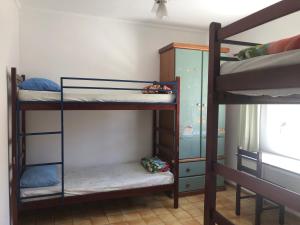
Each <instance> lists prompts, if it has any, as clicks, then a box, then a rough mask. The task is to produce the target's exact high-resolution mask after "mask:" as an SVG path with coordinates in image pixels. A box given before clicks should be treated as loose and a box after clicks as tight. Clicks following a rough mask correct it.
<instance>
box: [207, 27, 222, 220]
mask: <svg viewBox="0 0 300 225" xmlns="http://www.w3.org/2000/svg"><path fill="white" fill-rule="evenodd" d="M220 29H221V24H219V23H211V25H210V33H209V70H208V101H207V102H208V105H207V110H208V113H207V142H206V149H207V151H206V176H205V202H204V225H215V221H214V213H215V212H216V192H217V184H216V181H217V177H216V173H215V172H214V164H215V163H217V148H218V146H217V143H218V117H219V105H218V102H217V97H216V83H215V82H216V78H217V77H218V76H219V75H220V49H221V43H220V41H218V39H217V34H218V30H220Z"/></svg>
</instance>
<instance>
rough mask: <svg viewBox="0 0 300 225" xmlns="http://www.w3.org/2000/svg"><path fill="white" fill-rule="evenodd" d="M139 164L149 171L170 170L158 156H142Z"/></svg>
mask: <svg viewBox="0 0 300 225" xmlns="http://www.w3.org/2000/svg"><path fill="white" fill-rule="evenodd" d="M141 164H142V166H143V167H144V168H145V169H146V170H147V171H149V172H151V173H157V172H167V171H169V170H170V166H169V164H168V163H167V162H164V161H162V160H160V159H159V158H158V157H150V158H147V157H145V158H142V160H141Z"/></svg>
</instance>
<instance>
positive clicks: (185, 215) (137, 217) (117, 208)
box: [21, 186, 300, 225]
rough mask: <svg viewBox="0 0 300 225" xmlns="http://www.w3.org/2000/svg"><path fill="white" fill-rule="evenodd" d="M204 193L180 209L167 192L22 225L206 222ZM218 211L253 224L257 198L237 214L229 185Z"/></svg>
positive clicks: (31, 217)
mask: <svg viewBox="0 0 300 225" xmlns="http://www.w3.org/2000/svg"><path fill="white" fill-rule="evenodd" d="M203 201H204V195H196V196H189V197H182V198H180V208H179V209H173V208H172V205H173V201H172V199H170V198H168V197H167V196H165V195H164V194H160V195H155V196H148V197H138V198H128V199H118V200H110V201H102V202H100V203H97V204H95V203H93V204H85V205H81V206H72V207H68V208H64V209H55V210H53V209H52V210H47V211H41V212H38V213H37V212H36V213H35V214H33V213H30V214H27V215H26V214H25V215H23V217H22V222H21V225H107V224H110V225H202V224H203V207H204V204H203ZM217 203H218V205H217V206H218V210H219V211H220V212H221V213H222V214H223V215H225V216H226V217H228V218H230V220H231V221H232V222H234V223H235V224H237V225H252V224H253V221H254V200H251V199H249V200H248V199H247V200H243V201H242V210H241V214H242V215H241V216H240V217H237V216H236V215H235V213H234V208H235V190H234V189H233V188H232V187H230V186H229V187H227V190H226V191H223V192H219V193H218V199H217ZM277 221H278V220H277V213H276V212H275V211H274V210H272V211H266V212H264V213H263V216H262V225H276V224H278V222H277ZM285 224H286V225H300V218H297V217H295V216H293V215H291V214H288V213H287V214H286V223H285Z"/></svg>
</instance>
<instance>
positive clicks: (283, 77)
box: [204, 0, 300, 225]
mask: <svg viewBox="0 0 300 225" xmlns="http://www.w3.org/2000/svg"><path fill="white" fill-rule="evenodd" d="M299 10H300V1H299V0H283V1H280V2H278V3H276V4H274V5H271V6H269V7H267V8H265V9H263V10H261V11H258V12H256V13H254V14H252V15H250V16H247V17H245V18H243V19H241V20H238V21H236V22H234V23H232V24H230V25H228V26H226V27H223V28H221V24H219V23H212V24H211V25H210V33H209V36H210V37H209V80H208V112H209V113H208V122H207V149H208V151H207V161H206V174H207V175H206V182H205V184H206V187H205V209H204V224H205V225H215V224H220V225H233V223H232V222H230V221H229V220H228V219H227V218H225V217H224V216H223V215H222V214H221V213H219V212H218V211H217V210H216V176H217V175H220V176H223V177H224V178H225V179H228V180H231V181H233V182H235V183H238V184H240V185H242V186H243V187H245V188H247V189H249V190H252V191H253V192H255V193H258V194H260V195H262V196H265V197H266V198H269V199H271V200H273V201H275V202H277V203H279V204H282V205H285V206H287V207H289V208H291V209H293V210H296V211H298V212H299V211H300V203H299V202H300V194H298V193H295V192H292V191H290V190H287V189H285V188H283V187H280V186H278V185H274V184H272V183H269V182H267V181H265V180H263V179H260V178H256V177H254V176H251V175H248V174H245V173H243V172H240V171H237V170H234V169H232V168H229V167H227V166H224V165H222V164H219V163H218V161H217V135H218V108H219V104H293V103H295V104H299V103H300V97H299V96H287V97H269V96H245V95H237V94H231V93H229V92H230V91H242V90H259V89H279V88H293V87H295V88H300V76H299V75H300V74H299V71H300V66H299V65H296V66H295V65H293V66H285V67H282V68H276V69H261V70H257V71H254V72H253V71H252V72H241V73H235V74H228V75H224V76H220V61H221V60H226V61H234V60H235V59H233V58H230V57H220V49H221V43H224V44H233V45H242V46H255V45H256V43H249V42H242V41H233V40H226V39H227V38H229V37H232V36H234V35H236V34H239V33H241V32H244V31H247V30H250V29H252V28H255V27H257V26H260V25H262V24H265V23H267V22H269V21H272V20H275V19H278V18H280V17H283V16H286V15H288V14H291V13H294V12H297V11H299ZM295 29H297V27H295ZM279 193H280V194H279Z"/></svg>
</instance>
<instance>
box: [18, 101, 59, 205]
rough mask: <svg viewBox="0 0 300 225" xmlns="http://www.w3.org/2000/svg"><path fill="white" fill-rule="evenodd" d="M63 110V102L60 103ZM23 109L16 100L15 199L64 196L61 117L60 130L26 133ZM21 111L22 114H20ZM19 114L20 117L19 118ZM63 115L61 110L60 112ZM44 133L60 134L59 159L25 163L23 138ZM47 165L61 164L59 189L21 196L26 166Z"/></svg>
mask: <svg viewBox="0 0 300 225" xmlns="http://www.w3.org/2000/svg"><path fill="white" fill-rule="evenodd" d="M61 107H62V110H61V111H63V103H61ZM24 112H25V111H24V110H21V108H20V102H19V101H18V100H17V101H16V118H15V119H16V130H17V132H16V142H17V143H16V155H17V157H16V171H17V200H18V204H21V203H22V201H23V200H33V199H37V198H47V197H55V196H58V197H61V198H62V199H63V198H64V146H63V138H64V133H63V117H62V118H61V122H62V124H61V130H58V131H46V132H30V133H27V132H26V130H25V127H24V123H23V122H24V120H25V113H24ZM21 113H22V114H21ZM20 115H21V118H22V119H20ZM61 115H62V116H63V112H61ZM44 135H61V140H62V141H61V160H60V161H56V162H46V163H35V164H26V160H25V158H24V157H25V154H24V151H23V150H24V149H26V146H25V145H26V144H25V139H26V137H29V136H44ZM49 165H61V187H62V188H61V191H59V192H55V193H50V194H39V195H34V196H24V197H22V196H21V177H22V175H23V173H24V171H25V169H26V168H29V167H38V166H49Z"/></svg>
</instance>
